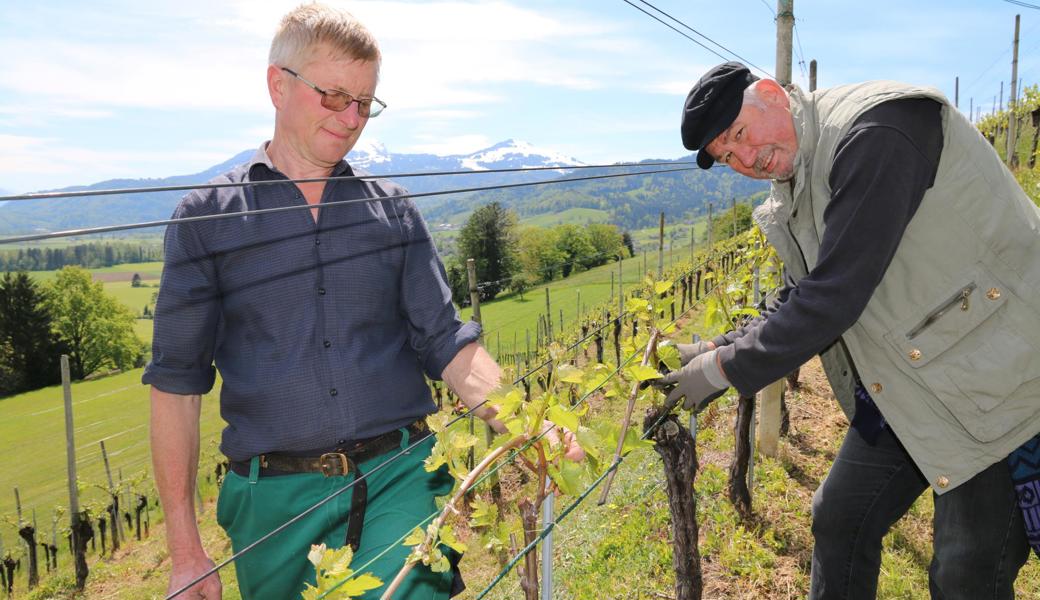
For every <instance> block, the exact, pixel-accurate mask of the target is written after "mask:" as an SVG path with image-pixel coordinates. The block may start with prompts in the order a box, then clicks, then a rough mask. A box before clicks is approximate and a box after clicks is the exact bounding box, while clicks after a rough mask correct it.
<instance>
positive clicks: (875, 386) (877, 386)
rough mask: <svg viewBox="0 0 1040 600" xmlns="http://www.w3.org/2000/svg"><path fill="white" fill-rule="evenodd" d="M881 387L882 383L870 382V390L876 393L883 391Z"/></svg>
mask: <svg viewBox="0 0 1040 600" xmlns="http://www.w3.org/2000/svg"><path fill="white" fill-rule="evenodd" d="M881 389H882V388H881V384H880V383H872V384H870V391H871V392H873V393H875V394H880V393H881Z"/></svg>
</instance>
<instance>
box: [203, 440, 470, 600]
mask: <svg viewBox="0 0 1040 600" xmlns="http://www.w3.org/2000/svg"><path fill="white" fill-rule="evenodd" d="M434 441H435V440H434V438H433V437H431V438H430V439H429V440H426V441H425V442H423V443H422V444H419V445H418V446H416V447H415V448H414V449H412V451H411V452H409V453H407V454H405V455H403V456H402V457H401V458H399V459H397V460H395V461H393V462H392V463H390V464H388V465H387V466H385V467H383V468H382V469H380V470H379V471H377V472H375V473H372V474H371V475H368V477H366V479H365V481H366V482H367V483H368V506H367V508H366V510H365V524H364V529H363V531H362V534H361V543H360V545H359V548H358V551H357V553H356V554H355V555H354V560H353V562H352V563H351V565H350V566H351V568H352V569H354V570H355V571H357V570H358V569H360V570H361V572H362V573H372V574H373V575H375V576H376V577H378V578H379V579H381V580H382V581H383V588H385V586H386V585H388V584H389V583H390V582H391V581H392V580H393V578H394V576H395V575H396V574H397V572H398V570H400V568H401V567H402V566H403V565H404V561H405V558H406V557H407V556H408V554H409V552H411V547H409V546H404V545H401V544H399V543H397V542H398V539H399V538H401V537H403V536H404V535H406V534H407V533H408V532H409V531H411V530H412V529H413V528H415V526H416V525H418V524H419V523H420V522H423V521H424V520H425V519H426V518H427V517H429V516H430V515H431V514H433V513H434V512H435V511H436V510H437V507H436V505H435V503H434V498H435V497H436V496H444V495H447V494H448V493H450V492H451V489H452V485H453V480H452V477H451V475H450V474H449V473H448V472H447V469H446V468H442V469H440V470H438V471H436V472H433V473H428V472H427V471H426V469H424V468H423V460H424V459H425V458H426V457H427V456H429V454H430V451H431V449H432V448H433V444H434ZM407 444H408V434H407V432H405V433H404V437H403V439H402V441H401V447H402V448H404V447H405V446H407ZM395 454H397V451H396V450H395V451H391V452H388V453H386V454H383V455H381V456H377V457H375V458H372V459H369V460H368V461H365V462H363V463H361V464H360V465H358V467H359V468H360V470H361V472H362V473H369V472H370V471H371V470H372V469H373V468H374V467H376V466H378V465H380V464H382V463H383V462H384V461H386V460H387V459H389V458H391V457H393V456H394V455H395ZM258 463H259V461H258V460H257V459H256V458H254V459H253V461H252V468H251V473H250V476H249V477H243V476H241V475H237V474H235V473H228V474H227V477H226V478H225V479H224V483H223V485H222V486H221V488H220V497H219V499H218V501H217V522H218V523H219V524H220V526H221V527H223V528H224V530H225V531H226V532H227V534H228V536H229V537H230V538H231V545H232V548H233V549H234V551H235V552H238V551H239V550H242V549H243V548H245V547H246V546H248V545H249V544H251V543H253V542H254V541H256V540H257V539H259V538H261V537H262V536H264V535H265V534H267V533H269V532H270V531H272V530H274V529H275V528H277V527H278V526H280V525H282V524H283V523H285V522H287V521H288V520H290V519H292V518H293V517H295V516H297V515H298V514H300V513H302V512H303V511H304V510H306V509H308V508H310V507H311V506H313V505H314V504H316V503H318V502H319V501H320V500H322V499H323V498H326V497H328V496H329V495H330V494H332V493H333V492H335V491H336V490H339V489H341V488H343V487H344V486H346V485H348V484H349V483H350V482H351V481H352V480H353V478H354V477H353V475H347V476H342V477H325V476H324V475H322V474H320V473H299V474H293V475H278V476H270V477H260V476H258V475H257V473H258V471H259V464H258ZM352 493H353V489H351V490H348V491H346V492H343V493H342V494H340V495H339V496H337V497H336V498H335V499H333V500H331V501H330V502H328V503H327V504H325V505H323V506H322V507H320V508H319V509H318V510H316V511H314V512H313V513H311V514H309V515H307V517H305V518H304V519H302V520H301V521H299V522H297V523H294V524H293V525H292V526H290V527H289V528H288V529H286V530H285V531H283V532H281V533H279V534H278V535H276V536H274V537H272V538H271V539H269V540H267V541H265V542H264V543H262V544H260V545H259V546H257V547H256V548H254V549H252V550H250V551H249V552H247V553H246V554H245V555H244V556H242V557H241V558H239V559H238V560H237V561H235V572H236V574H237V575H238V586H239V590H240V592H241V594H242V598H243V600H297V599H299V598H300V594H301V592H302V590H303V586H304V583H310V584H312V585H313V584H314V582H315V577H314V567H313V565H311V563H310V562H309V561H308V560H307V552H308V551H309V550H310V548H311V544H321V543H324V544H325V545H326V546H327V547H328V548H339V547H342V546H343V545H344V542H345V540H346V531H347V516H348V515H349V513H350V502H351V494H352ZM423 530H424V531H425V526H423ZM395 544H396V545H395ZM391 546H393V547H392V548H391ZM388 548H390V549H389V550H387V549H388ZM384 551H386V553H385V554H382V553H383V552H384ZM380 554H382V556H379V555H380ZM369 561H372V562H371V563H370V564H368V565H367V566H365V565H366V563H369ZM451 583H452V573H451V571H448V572H445V573H434V572H432V571H431V570H430V569H429V567H426V566H424V565H422V564H419V565H416V567H415V568H414V569H413V570H412V572H411V573H409V574H408V577H407V578H406V579H405V581H404V583H403V584H402V585H401V587H400V588H398V590H397V592H396V593H395V594H394V597H395V598H399V599H405V598H407V599H408V600H444V599H446V598H448V595H449V592H450V590H451ZM381 594H382V589H381V588H377V589H374V590H370V591H369V592H368V593H367V594H365V595H364V596H363V598H364V599H365V600H368V599H375V598H379V596H380V595H381Z"/></svg>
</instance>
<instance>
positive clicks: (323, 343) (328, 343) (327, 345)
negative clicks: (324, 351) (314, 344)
mask: <svg viewBox="0 0 1040 600" xmlns="http://www.w3.org/2000/svg"><path fill="white" fill-rule="evenodd" d="M322 345H323V346H325V347H326V348H331V347H332V342H330V341H329V340H325V341H324V342H322Z"/></svg>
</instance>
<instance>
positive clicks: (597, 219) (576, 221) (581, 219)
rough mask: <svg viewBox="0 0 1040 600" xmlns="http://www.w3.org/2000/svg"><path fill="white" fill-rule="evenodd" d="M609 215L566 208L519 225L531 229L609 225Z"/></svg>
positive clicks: (524, 220)
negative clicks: (530, 227) (591, 224)
mask: <svg viewBox="0 0 1040 600" xmlns="http://www.w3.org/2000/svg"><path fill="white" fill-rule="evenodd" d="M609 222H610V213H609V212H607V211H605V210H599V209H596V208H568V209H567V210H564V211H561V212H558V213H546V214H542V215H537V216H534V217H528V218H526V219H523V220H522V221H520V224H521V225H530V226H532V227H553V226H554V225H588V224H589V223H609Z"/></svg>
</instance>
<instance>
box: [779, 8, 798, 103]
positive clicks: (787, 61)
mask: <svg viewBox="0 0 1040 600" xmlns="http://www.w3.org/2000/svg"><path fill="white" fill-rule="evenodd" d="M793 32H794V0H777V2H776V81H777V83H779V84H780V85H782V86H787V85H790V84H791V52H792V47H791V42H792V36H793Z"/></svg>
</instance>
